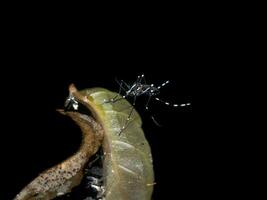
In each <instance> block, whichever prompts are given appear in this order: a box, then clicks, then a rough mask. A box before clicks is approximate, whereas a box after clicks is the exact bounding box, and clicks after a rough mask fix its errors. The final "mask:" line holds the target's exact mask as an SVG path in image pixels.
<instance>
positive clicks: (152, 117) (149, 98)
mask: <svg viewBox="0 0 267 200" xmlns="http://www.w3.org/2000/svg"><path fill="white" fill-rule="evenodd" d="M150 100H151V95H149V97H148V100H147V102H146V111H149V112H150V110H149V108H148V104H149V102H150ZM150 117H151V119H152V120H153V122H154V123H155V124H156V125H157V126H159V127H161V125H160V124H159V123H158V122H157V121H156V119H155V117H154V116H153V115H152V114H151V112H150Z"/></svg>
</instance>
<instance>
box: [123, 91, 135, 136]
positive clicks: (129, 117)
mask: <svg viewBox="0 0 267 200" xmlns="http://www.w3.org/2000/svg"><path fill="white" fill-rule="evenodd" d="M135 102H136V96H135V97H134V101H133V105H132V108H131V111H130V113H129V115H128V117H127V119H126V122H125V124H124V126H123V127H122V129H121V130H120V132H119V135H121V133H122V131H123V130H125V129H126V128H127V126H128V125H129V123H130V119H131V116H132V114H133V109H134V106H135Z"/></svg>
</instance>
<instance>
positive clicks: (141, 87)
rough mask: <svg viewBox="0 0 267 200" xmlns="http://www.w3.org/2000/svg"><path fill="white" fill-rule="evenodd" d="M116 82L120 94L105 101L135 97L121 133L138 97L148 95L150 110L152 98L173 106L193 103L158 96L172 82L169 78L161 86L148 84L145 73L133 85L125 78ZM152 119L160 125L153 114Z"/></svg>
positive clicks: (147, 105) (147, 104)
mask: <svg viewBox="0 0 267 200" xmlns="http://www.w3.org/2000/svg"><path fill="white" fill-rule="evenodd" d="M116 82H117V83H118V84H119V85H120V88H119V92H118V94H117V95H116V96H114V97H113V98H111V99H110V100H105V101H104V103H115V102H117V101H119V100H122V99H126V98H128V97H133V103H132V106H131V110H130V113H129V115H128V117H127V119H126V122H125V124H124V126H123V127H122V129H121V131H120V133H119V135H120V134H121V133H122V131H123V130H125V129H126V128H127V126H128V125H129V123H130V120H131V116H132V114H133V109H134V106H135V103H136V99H137V98H138V97H140V96H148V99H147V101H146V104H145V109H146V110H147V111H149V102H150V101H151V100H152V99H154V100H156V101H159V102H161V103H164V104H165V105H167V106H173V107H184V106H189V105H191V103H184V104H171V103H169V102H167V101H164V100H161V99H159V98H158V97H157V95H158V94H159V93H160V89H161V88H162V87H164V86H165V85H167V84H168V83H169V82H170V81H169V80H167V81H165V82H164V83H162V84H161V85H159V86H155V85H154V84H147V83H146V79H145V75H144V74H142V75H141V76H138V77H137V79H136V81H135V82H134V83H133V84H132V85H129V84H127V83H126V82H125V81H123V80H121V81H118V80H117V79H116ZM122 92H124V93H123V94H122ZM151 119H152V120H153V121H154V123H155V124H156V125H158V126H160V124H159V123H158V122H157V121H156V120H155V118H154V117H153V116H151Z"/></svg>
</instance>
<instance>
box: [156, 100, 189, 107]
mask: <svg viewBox="0 0 267 200" xmlns="http://www.w3.org/2000/svg"><path fill="white" fill-rule="evenodd" d="M155 99H156V100H157V101H159V102H161V103H164V104H165V105H168V106H173V107H178V106H179V107H184V106H189V105H191V103H182V104H170V103H169V102H167V101H163V100H161V99H159V98H155Z"/></svg>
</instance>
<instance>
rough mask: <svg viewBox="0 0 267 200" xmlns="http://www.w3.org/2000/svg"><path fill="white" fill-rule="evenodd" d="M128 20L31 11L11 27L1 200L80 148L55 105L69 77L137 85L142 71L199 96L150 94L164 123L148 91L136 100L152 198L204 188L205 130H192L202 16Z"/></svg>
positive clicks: (202, 55) (168, 91)
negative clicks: (149, 161)
mask: <svg viewBox="0 0 267 200" xmlns="http://www.w3.org/2000/svg"><path fill="white" fill-rule="evenodd" d="M34 16H35V15H34ZM80 17H81V18H82V17H83V16H80ZM122 18H123V17H122V16H118V17H117V18H116V19H109V18H105V19H102V22H101V23H99V22H97V23H96V21H95V20H88V21H87V22H86V20H85V21H84V20H83V21H80V20H79V19H80V18H76V19H75V20H74V19H73V18H71V17H70V18H68V17H62V16H57V17H56V18H53V19H50V18H49V19H47V18H46V17H43V18H42V17H40V18H38V19H34V17H33V16H29V18H27V17H26V18H19V17H17V18H15V19H14V20H13V23H10V24H8V25H7V27H9V28H7V29H6V30H5V34H6V37H5V39H4V40H5V41H4V42H5V47H4V53H3V57H4V62H3V66H4V68H5V70H3V71H2V73H1V75H2V76H3V78H2V79H1V86H2V87H1V89H2V92H1V106H2V115H3V120H2V122H3V124H2V125H3V126H2V127H3V128H2V131H1V138H2V139H1V148H2V151H1V152H2V159H1V163H2V164H1V167H3V169H1V173H2V176H1V182H2V183H3V186H2V187H1V192H0V199H12V198H13V197H14V196H15V195H16V194H17V193H18V192H19V191H20V189H21V188H22V187H23V186H25V185H26V184H27V183H28V182H29V181H31V180H32V179H33V178H34V177H36V176H37V175H38V173H40V172H41V171H43V170H45V169H47V168H48V167H51V166H53V165H55V164H57V163H58V162H60V161H62V160H64V159H65V158H67V157H68V156H70V155H71V154H72V153H74V152H75V151H76V150H77V148H78V147H79V144H80V141H81V135H80V131H79V129H78V127H76V125H75V124H74V123H73V122H72V121H71V120H70V119H68V118H66V117H64V116H61V115H60V114H58V113H57V112H56V109H57V108H62V107H63V104H64V101H65V98H66V97H67V95H68V85H69V84H70V83H74V84H75V85H76V86H77V88H78V89H84V88H90V87H105V88H107V89H110V90H113V91H118V88H119V87H118V85H117V83H116V82H115V77H117V78H118V79H123V80H125V81H126V82H130V83H131V82H133V81H135V79H136V77H137V75H140V74H142V73H144V74H145V76H146V80H147V82H148V83H154V84H155V85H160V84H161V83H163V82H164V81H166V80H170V84H169V85H167V86H166V87H165V88H162V90H161V94H160V95H159V97H160V98H162V99H164V100H166V101H168V102H173V103H187V102H190V103H192V106H189V107H186V108H173V107H168V106H166V105H164V104H160V103H158V102H151V104H150V105H151V111H152V112H153V115H154V116H155V118H156V119H157V120H158V121H159V122H160V124H162V127H157V126H156V125H155V124H154V123H153V122H152V120H151V119H150V114H148V113H146V112H145V111H144V103H145V99H143V98H140V99H138V103H137V106H136V108H137V110H138V111H139V112H140V114H141V115H142V119H143V128H144V132H145V134H146V137H147V139H148V141H149V143H150V145H151V149H152V154H153V159H154V170H155V182H156V185H155V190H154V195H153V199H155V200H157V199H167V197H177V198H178V199H179V198H184V197H186V198H190V197H195V196H199V192H200V190H202V187H203V182H205V179H203V176H205V175H203V173H204V172H203V168H205V167H204V165H205V163H204V162H205V159H204V155H203V152H204V151H205V150H204V149H205V147H204V146H203V141H204V139H203V136H202V135H201V134H200V133H199V132H197V131H195V130H193V129H197V125H196V124H195V122H194V119H193V108H194V105H195V102H194V100H193V88H194V85H196V84H198V81H197V80H196V79H195V77H196V73H195V71H197V69H198V67H200V66H205V65H208V63H209V62H210V61H208V60H206V56H207V52H210V49H209V48H210V47H208V45H210V43H209V44H207V43H206V41H207V35H206V27H205V25H204V21H202V20H201V19H199V18H197V17H196V16H192V15H190V13H187V15H181V14H177V13H173V14H172V15H170V16H167V17H166V16H165V17H163V16H158V17H157V16H155V17H152V16H146V18H145V19H136V18H134V17H133V18H131V19H129V20H126V21H120V22H119V21H118V19H120V20H121V19H122ZM207 34H208V33H207ZM200 188H201V189H200Z"/></svg>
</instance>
